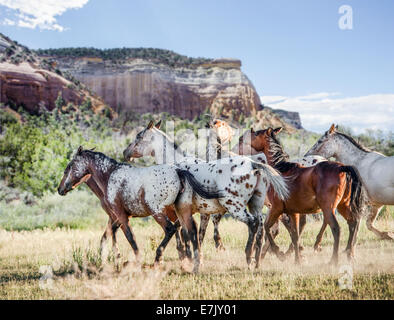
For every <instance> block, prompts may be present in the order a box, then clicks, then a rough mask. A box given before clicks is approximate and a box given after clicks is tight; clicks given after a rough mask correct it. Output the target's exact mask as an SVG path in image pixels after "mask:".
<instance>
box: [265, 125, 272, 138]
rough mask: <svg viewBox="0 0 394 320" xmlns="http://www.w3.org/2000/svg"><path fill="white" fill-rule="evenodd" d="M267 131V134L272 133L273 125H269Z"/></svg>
mask: <svg viewBox="0 0 394 320" xmlns="http://www.w3.org/2000/svg"><path fill="white" fill-rule="evenodd" d="M266 133H267V135H269V136H270V135H271V133H272V128H271V127H269V128H268V129H267V131H266Z"/></svg>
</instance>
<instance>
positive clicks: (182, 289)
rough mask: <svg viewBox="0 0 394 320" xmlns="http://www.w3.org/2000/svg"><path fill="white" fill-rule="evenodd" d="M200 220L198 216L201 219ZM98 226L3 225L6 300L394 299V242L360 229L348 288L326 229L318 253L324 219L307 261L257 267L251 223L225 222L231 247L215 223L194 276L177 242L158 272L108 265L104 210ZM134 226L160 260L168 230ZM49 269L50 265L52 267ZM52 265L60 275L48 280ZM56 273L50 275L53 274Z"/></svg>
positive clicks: (0, 284)
mask: <svg viewBox="0 0 394 320" xmlns="http://www.w3.org/2000/svg"><path fill="white" fill-rule="evenodd" d="M196 219H197V221H198V220H199V219H198V217H197V218H196ZM98 221H99V222H98V223H97V224H96V226H95V227H93V226H90V227H87V228H84V229H71V228H68V229H66V228H57V229H50V228H44V229H41V230H32V231H6V230H0V299H393V298H394V244H393V242H389V241H382V240H379V239H377V238H376V237H375V235H374V234H372V233H371V232H370V231H368V230H367V228H366V226H365V222H364V221H363V222H362V225H361V227H360V232H359V237H358V245H357V247H356V262H355V264H354V266H353V272H354V275H353V282H352V284H353V287H352V288H351V289H341V288H340V286H339V285H338V280H339V279H340V277H341V274H340V270H339V268H337V267H331V266H328V265H327V262H328V261H329V259H330V256H331V252H332V241H333V240H332V235H331V232H330V231H328V232H326V234H325V236H324V238H323V243H322V245H323V250H322V252H321V253H314V252H313V250H312V246H313V242H314V238H315V236H316V234H317V232H318V230H319V228H320V225H321V223H320V222H318V221H311V222H309V223H308V224H307V226H306V229H305V232H304V234H303V236H302V243H303V245H304V246H305V253H304V254H305V258H306V260H305V261H304V262H303V264H302V265H301V266H295V265H294V262H293V257H291V258H289V259H288V260H287V261H285V262H283V263H282V262H280V261H279V260H278V259H277V258H276V257H274V256H272V255H267V256H266V258H265V259H264V261H263V262H262V265H261V267H260V268H259V269H258V270H248V269H247V266H246V262H245V256H244V245H245V242H246V235H247V232H246V231H247V230H246V227H245V226H244V225H243V224H242V223H239V222H236V221H234V220H233V219H231V218H229V219H223V221H222V223H221V225H220V231H221V234H222V238H223V241H224V244H225V246H226V250H225V251H220V252H217V251H216V249H215V248H214V244H213V239H212V234H213V230H212V229H213V228H212V225H210V226H209V228H208V232H207V235H206V240H205V243H204V245H203V248H202V250H203V254H204V256H203V265H202V267H201V271H200V273H199V274H197V275H194V274H190V273H188V272H186V271H185V269H187V266H186V267H184V268H181V263H180V262H179V260H178V254H177V252H176V249H175V241H174V240H172V241H171V242H170V244H169V246H168V247H167V249H166V251H165V253H164V262H163V264H162V266H161V267H160V268H158V269H151V268H149V267H145V268H142V269H141V268H140V267H138V266H136V265H135V264H134V263H131V264H129V266H128V267H126V268H124V269H120V270H119V268H116V266H115V264H114V263H113V261H109V262H107V263H106V264H105V265H104V266H103V265H102V263H101V259H100V256H99V254H98V247H99V240H100V237H101V234H102V232H103V230H104V227H105V225H106V221H105V215H104V214H103V213H102V216H101V217H100V218H99V219H98ZM339 221H340V225H341V231H342V233H341V244H340V250H341V251H340V252H341V254H340V264H339V267H340V266H342V265H346V264H347V260H346V255H345V254H344V253H343V252H342V250H343V249H344V248H345V246H346V240H347V236H348V232H347V225H346V223H345V222H344V220H343V219H341V218H340V219H339ZM131 225H132V226H134V232H135V234H136V237H137V243H138V245H139V247H140V250H141V253H142V262H143V263H144V264H150V263H152V262H153V259H154V255H155V247H156V245H157V244H158V243H159V242H160V240H161V238H162V236H163V232H162V230H161V228H160V227H159V226H158V225H157V224H156V223H155V222H154V221H153V220H152V219H149V220H142V219H132V221H131ZM377 226H378V227H379V228H380V229H384V230H393V228H394V220H393V219H392V215H391V214H390V215H388V216H387V217H386V216H385V217H384V218H381V219H379V221H378V222H377ZM118 242H119V247H120V251H121V254H122V259H123V260H126V259H128V258H129V260H131V261H133V259H134V257H133V255H132V253H131V252H132V250H131V248H130V246H129V244H128V243H127V242H126V240H125V237H124V235H123V234H122V233H121V232H119V233H118ZM278 244H280V246H281V247H282V248H283V249H285V248H287V246H288V244H289V236H288V234H287V232H286V231H285V229H284V228H283V227H282V228H281V232H280V235H279V236H278ZM46 266H50V268H49V267H46ZM48 270H49V271H50V270H53V277H49V278H50V279H49V280H48V279H46V277H47V276H48V274H49V275H50V272H49V271H48ZM48 272H49V273H48Z"/></svg>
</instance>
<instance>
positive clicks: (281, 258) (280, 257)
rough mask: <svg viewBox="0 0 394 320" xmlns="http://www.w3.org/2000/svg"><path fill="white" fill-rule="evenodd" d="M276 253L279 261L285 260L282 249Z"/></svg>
mask: <svg viewBox="0 0 394 320" xmlns="http://www.w3.org/2000/svg"><path fill="white" fill-rule="evenodd" d="M276 255H277V257H278V259H279V260H280V261H285V260H286V254H284V253H283V252H282V251H278V252H277V253H276Z"/></svg>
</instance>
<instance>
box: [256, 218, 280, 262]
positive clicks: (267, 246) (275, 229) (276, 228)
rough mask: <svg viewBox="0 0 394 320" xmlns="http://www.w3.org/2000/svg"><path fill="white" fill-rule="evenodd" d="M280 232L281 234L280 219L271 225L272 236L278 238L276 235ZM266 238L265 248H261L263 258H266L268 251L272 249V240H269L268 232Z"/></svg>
mask: <svg viewBox="0 0 394 320" xmlns="http://www.w3.org/2000/svg"><path fill="white" fill-rule="evenodd" d="M263 228H264V225H263ZM278 234H279V221H277V222H275V223H274V225H273V226H272V227H271V236H272V237H273V238H274V239H275V238H276V236H277V235H278ZM264 239H265V243H264V246H263V248H262V249H261V257H260V259H261V260H263V259H264V257H265V255H266V254H267V252H268V251H269V250H271V251H272V249H271V244H270V242H269V240H268V237H267V234H265V236H264ZM272 252H273V251H272Z"/></svg>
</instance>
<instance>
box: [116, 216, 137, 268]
mask: <svg viewBox="0 0 394 320" xmlns="http://www.w3.org/2000/svg"><path fill="white" fill-rule="evenodd" d="M120 228H121V229H122V231H123V233H124V235H125V237H126V239H127V241H128V242H129V243H130V246H131V248H132V249H133V251H134V254H135V258H136V260H137V261H138V262H139V260H140V259H139V250H138V246H137V242H136V240H135V236H134V233H133V231H132V230H131V227H130V223H129V219H128V218H127V217H126V215H124V218H123V219H122V221H121V226H120Z"/></svg>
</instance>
